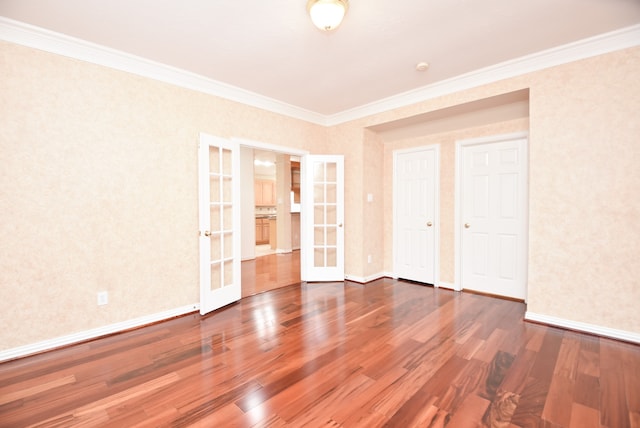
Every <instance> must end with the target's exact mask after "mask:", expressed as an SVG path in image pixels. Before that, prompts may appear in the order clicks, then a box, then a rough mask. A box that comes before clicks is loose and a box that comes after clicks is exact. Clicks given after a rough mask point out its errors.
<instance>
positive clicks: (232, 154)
mask: <svg viewBox="0 0 640 428" xmlns="http://www.w3.org/2000/svg"><path fill="white" fill-rule="evenodd" d="M198 176H199V177H198V195H199V223H200V238H199V239H200V313H201V314H203V315H204V314H206V313H208V312H211V311H213V310H215V309H218V308H220V307H222V306H225V305H228V304H230V303H232V302H235V301H237V300H240V297H241V294H242V291H241V285H240V278H241V274H240V261H241V253H240V149H239V146H238V144H237V143H234V142H230V141H227V140H224V139H221V138H217V137H213V136H211V135H205V134H201V135H200V144H199V146H198Z"/></svg>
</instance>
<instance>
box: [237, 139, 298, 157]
mask: <svg viewBox="0 0 640 428" xmlns="http://www.w3.org/2000/svg"><path fill="white" fill-rule="evenodd" d="M231 141H235V142H237V143H238V144H239V145H240V146H244V147H250V148H252V149H258V150H265V151H271V152H278V153H284V154H287V155H293V156H304V155H308V154H309V151H308V150H300V149H295V148H293V147H288V146H281V145H278V144H271V143H263V142H262V141H255V140H249V139H246V138H237V137H232V138H231Z"/></svg>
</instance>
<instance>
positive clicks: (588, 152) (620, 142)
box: [528, 48, 640, 333]
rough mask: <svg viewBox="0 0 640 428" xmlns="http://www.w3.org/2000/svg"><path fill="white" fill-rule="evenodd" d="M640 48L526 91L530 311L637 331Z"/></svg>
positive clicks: (565, 71) (577, 66)
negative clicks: (529, 135)
mask: <svg viewBox="0 0 640 428" xmlns="http://www.w3.org/2000/svg"><path fill="white" fill-rule="evenodd" d="M639 76H640V48H636V49H630V50H626V51H623V52H619V53H615V54H609V55H603V56H600V57H596V58H592V59H589V60H584V61H580V62H575V63H572V64H567V65H565V66H562V67H556V68H553V69H550V70H548V71H546V72H544V73H541V77H540V78H539V79H537V80H536V84H535V85H534V86H532V89H531V93H530V97H531V100H530V101H531V115H530V117H531V147H530V153H531V154H530V156H531V160H530V164H531V171H530V174H531V180H530V200H531V203H530V204H531V206H530V211H531V218H530V235H531V240H530V254H529V258H530V262H529V307H528V309H529V310H530V311H532V312H535V313H538V314H545V315H552V316H556V317H560V318H565V319H570V320H575V321H581V322H586V323H591V324H597V325H600V326H604V327H610V328H616V329H620V330H627V331H632V332H636V333H640V311H639V310H638V305H639V304H640V263H639V262H638V256H639V255H640V221H639V219H640V166H639V165H640V78H639Z"/></svg>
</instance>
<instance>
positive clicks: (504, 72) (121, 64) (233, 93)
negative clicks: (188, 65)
mask: <svg viewBox="0 0 640 428" xmlns="http://www.w3.org/2000/svg"><path fill="white" fill-rule="evenodd" d="M0 40H5V41H8V42H12V43H16V44H20V45H24V46H28V47H31V48H35V49H40V50H43V51H47V52H51V53H55V54H58V55H63V56H67V57H70V58H75V59H79V60H82V61H87V62H91V63H94V64H98V65H103V66H105V67H110V68H113V69H116V70H120V71H125V72H128V73H133V74H136V75H139V76H143V77H148V78H151V79H155V80H159V81H161V82H165V83H170V84H173V85H176V86H180V87H183V88H187V89H191V90H195V91H199V92H203V93H206V94H210V95H214V96H217V97H220V98H224V99H227V100H231V101H236V102H239V103H242V104H246V105H249V106H252V107H256V108H260V109H263V110H267V111H271V112H274V113H278V114H282V115H284V116H289V117H292V118H295V119H300V120H304V121H307V122H311V123H315V124H318V125H323V126H333V125H339V124H341V123H345V122H349V121H352V120H356V119H361V118H363V117H366V116H371V115H374V114H378V113H382V112H385V111H389V110H393V109H396V108H400V107H405V106H408V105H412V104H416V103H419V102H422V101H426V100H429V99H432V98H436V97H440V96H443V95H447V94H451V93H454V92H459V91H461V90H465V89H470V88H474V87H477V86H481V85H486V84H489V83H493V82H497V81H499V80H503V79H507V78H511V77H515V76H519V75H522V74H526V73H530V72H534V71H538V70H542V69H545V68H549V67H554V66H557V65H561V64H566V63H569V62H572V61H577V60H580V59H584V58H589V57H592V56H596V55H601V54H604V53H608V52H613V51H616V50H621V49H626V48H629V47H633V46H638V45H640V24H638V25H634V26H630V27H626V28H622V29H620V30H616V31H612V32H609V33H604V34H601V35H598V36H594V37H590V38H587V39H583V40H579V41H577V42H574V43H569V44H567V45H563V46H559V47H556V48H553V49H549V50H545V51H541V52H538V53H535V54H532V55H527V56H524V57H520V58H516V59H513V60H510V61H505V62H502V63H499V64H496V65H492V66H490V67H485V68H482V69H480V70H476V71H473V72H470V73H466V74H463V75H460V76H456V77H454V78H451V79H447V80H444V81H441V82H437V83H434V84H431V85H427V86H423V87H420V88H417V89H414V90H411V91H407V92H404V93H401V94H398V95H394V96H392V97H388V98H384V99H381V100H378V101H374V102H372V103H369V104H365V105H363V106H359V107H355V108H353V109H349V110H345V111H342V112H339V113H336V114H332V115H322V114H320V113H316V112H312V111H309V110H306V109H302V108H300V107H296V106H293V105H291V104H287V103H283V102H281V101H278V100H275V99H273V98H269V97H265V96H262V95H259V94H256V93H254V92H250V91H247V90H244V89H241V88H238V87H235V86H231V85H228V84H226V83H223V82H219V81H216V80H213V79H209V78H206V77H203V76H200V75H198V74H195V73H191V72H188V71H185V70H181V69H179V68H175V67H170V66H168V65H165V64H161V63H158V62H154V61H150V60H147V59H144V58H141V57H138V56H135V55H131V54H128V53H125V52H122V51H118V50H115V49H111V48H107V47H105V46H101V45H98V44H94V43H90V42H87V41H84V40H81V39H77V38H74V37H70V36H66V35H64V34H60V33H56V32H53V31H49V30H46V29H43V28H40V27H36V26H33V25H29V24H25V23H23V22H19V21H15V20H12V19H8V18H5V17H1V16H0Z"/></svg>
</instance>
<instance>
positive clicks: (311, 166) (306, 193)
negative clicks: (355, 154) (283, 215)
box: [300, 155, 344, 282]
mask: <svg viewBox="0 0 640 428" xmlns="http://www.w3.org/2000/svg"><path fill="white" fill-rule="evenodd" d="M301 173H302V174H303V175H302V188H303V191H302V192H301V202H302V205H301V210H300V217H301V223H302V228H303V230H302V234H301V245H300V251H301V254H300V255H301V261H302V265H301V277H302V280H303V281H310V282H313V281H343V280H344V157H343V156H342V155H305V156H303V157H302V169H301Z"/></svg>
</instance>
